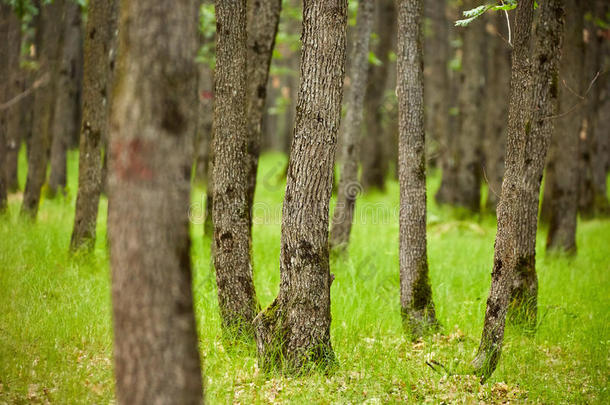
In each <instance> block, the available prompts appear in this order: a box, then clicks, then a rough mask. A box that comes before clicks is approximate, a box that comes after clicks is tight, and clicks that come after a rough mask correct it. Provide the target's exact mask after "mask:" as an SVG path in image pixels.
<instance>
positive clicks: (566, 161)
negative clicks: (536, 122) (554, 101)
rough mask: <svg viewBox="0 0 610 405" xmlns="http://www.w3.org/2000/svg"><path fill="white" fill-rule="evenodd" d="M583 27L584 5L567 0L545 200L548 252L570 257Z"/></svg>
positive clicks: (573, 246) (573, 234)
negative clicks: (562, 253)
mask: <svg viewBox="0 0 610 405" xmlns="http://www.w3.org/2000/svg"><path fill="white" fill-rule="evenodd" d="M583 23H584V8H583V6H582V4H581V3H580V2H579V1H577V0H566V33H565V46H564V50H565V51H564V56H563V58H562V63H561V68H560V71H559V80H560V86H559V95H560V98H559V117H558V118H557V119H556V123H555V134H554V136H553V141H552V144H551V150H550V155H549V163H548V165H547V170H546V174H547V177H546V183H545V187H548V194H547V193H546V192H545V198H549V200H548V201H547V209H548V210H549V211H548V218H549V233H548V237H547V248H548V249H554V250H562V251H565V252H568V253H573V252H575V251H576V217H577V214H578V182H579V173H578V168H579V167H578V157H579V156H578V155H579V154H578V146H579V145H578V144H579V137H580V132H581V125H582V118H583V113H584V104H583V102H582V94H583V93H584V86H583V84H584V79H583V70H584V69H583V67H584V63H583V61H584V43H583V38H582V32H583ZM547 196H548V197H547Z"/></svg>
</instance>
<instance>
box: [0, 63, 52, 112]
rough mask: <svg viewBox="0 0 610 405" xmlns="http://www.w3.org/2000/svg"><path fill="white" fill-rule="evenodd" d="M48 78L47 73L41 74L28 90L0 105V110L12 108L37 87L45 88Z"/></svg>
mask: <svg viewBox="0 0 610 405" xmlns="http://www.w3.org/2000/svg"><path fill="white" fill-rule="evenodd" d="M49 76H50V75H49V72H46V73H45V74H43V75H42V76H41V77H39V78H38V79H36V81H34V83H33V84H32V86H30V88H28V89H26V90H25V91H24V92H23V93H20V94H18V95H16V96H15V97H13V98H12V99H10V100H8V101H7V102H5V103H2V104H0V110H6V109H7V108H10V107H12V106H13V105H15V104H17V103H18V102H19V101H21V100H22V99H24V98H25V97H27V96H29V95H30V94H31V93H32V92H34V91H35V90H36V89H38V88H39V87H43V86H46V85H47V83H48V82H49Z"/></svg>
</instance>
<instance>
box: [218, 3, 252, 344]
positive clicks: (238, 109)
mask: <svg viewBox="0 0 610 405" xmlns="http://www.w3.org/2000/svg"><path fill="white" fill-rule="evenodd" d="M216 21H217V23H216V24H217V25H216V32H217V35H216V72H215V91H214V96H215V97H216V99H215V102H214V205H213V207H212V216H213V219H214V248H213V252H214V266H215V268H216V284H217V286H218V303H219V307H220V314H221V318H222V324H223V327H224V328H225V331H227V332H230V333H238V334H241V333H243V334H245V335H249V334H251V333H252V329H251V328H252V320H253V319H254V317H255V316H256V313H257V310H258V303H257V301H256V293H255V291H254V282H253V280H252V263H251V257H250V248H251V241H250V232H249V226H250V209H249V207H248V177H247V165H246V164H244V162H245V161H246V159H247V158H248V156H247V153H248V132H247V129H248V128H247V121H246V96H247V92H246V89H247V74H246V63H247V50H246V0H239V1H228V0H217V1H216Z"/></svg>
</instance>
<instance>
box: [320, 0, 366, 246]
mask: <svg viewBox="0 0 610 405" xmlns="http://www.w3.org/2000/svg"><path fill="white" fill-rule="evenodd" d="M374 7H375V5H374V1H373V0H361V1H359V2H358V14H357V21H356V33H355V36H354V44H353V48H352V58H351V65H350V75H349V78H350V89H349V93H348V96H347V102H346V106H347V114H346V115H345V120H344V121H343V141H342V142H341V159H340V161H341V163H342V165H341V180H340V181H339V191H338V193H337V204H336V206H335V211H334V213H333V220H332V228H331V231H330V247H331V248H339V249H344V248H346V247H347V244H348V242H349V235H350V231H351V229H352V222H353V217H354V208H355V206H356V197H357V196H358V193H359V192H360V191H361V186H360V184H359V183H358V161H359V159H358V157H359V156H360V154H359V153H360V133H361V131H362V128H361V126H362V117H363V107H364V94H365V90H366V78H367V68H368V58H369V39H370V37H371V30H372V25H373V11H374V9H375V8H374Z"/></svg>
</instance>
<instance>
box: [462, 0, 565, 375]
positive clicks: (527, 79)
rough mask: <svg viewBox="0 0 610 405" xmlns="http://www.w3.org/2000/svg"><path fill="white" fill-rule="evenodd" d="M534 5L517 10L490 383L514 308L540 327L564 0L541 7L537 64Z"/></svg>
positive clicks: (481, 364) (484, 353)
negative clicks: (541, 246)
mask: <svg viewBox="0 0 610 405" xmlns="http://www.w3.org/2000/svg"><path fill="white" fill-rule="evenodd" d="M533 3H534V1H533V0H523V1H520V2H519V5H518V7H517V18H516V25H515V27H514V28H515V30H514V50H513V55H512V72H511V88H510V101H509V113H508V128H507V144H506V149H507V150H506V172H505V173H504V180H503V182H502V196H501V198H500V204H499V205H498V232H497V234H496V243H495V251H494V264H493V270H492V276H491V277H492V281H491V289H490V292H489V298H488V299H487V309H486V311H485V324H484V326H483V334H482V337H481V344H480V346H479V350H478V354H477V357H476V358H475V359H474V361H473V366H474V369H475V372H476V373H477V374H479V375H481V376H482V378H483V380H485V379H487V378H488V377H489V376H490V375H491V374H492V373H493V371H494V370H495V368H496V366H497V364H498V361H499V359H500V352H501V350H502V342H503V339H504V326H505V321H506V315H507V313H508V310H509V308H510V307H511V302H512V303H513V308H514V309H518V310H519V311H520V312H521V315H524V316H525V317H526V318H527V320H529V321H530V322H531V325H535V323H536V297H537V293H538V281H537V277H536V269H535V264H536V258H535V254H536V228H537V217H538V200H539V194H540V182H541V180H542V172H543V170H544V162H545V158H546V152H547V150H548V145H549V142H550V138H551V134H552V132H553V126H554V125H556V122H555V120H554V119H553V118H552V117H553V116H554V115H555V114H556V112H557V102H558V94H557V93H558V75H557V69H558V66H559V58H560V53H561V36H562V29H563V0H548V1H545V2H544V3H542V10H541V14H540V20H539V22H538V24H537V27H536V35H535V38H536V48H535V49H536V51H535V54H534V57H533V58H532V59H530V42H531V41H530V37H531V33H530V30H531V24H532V16H533V13H534V7H533V6H534V4H533Z"/></svg>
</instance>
